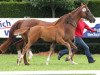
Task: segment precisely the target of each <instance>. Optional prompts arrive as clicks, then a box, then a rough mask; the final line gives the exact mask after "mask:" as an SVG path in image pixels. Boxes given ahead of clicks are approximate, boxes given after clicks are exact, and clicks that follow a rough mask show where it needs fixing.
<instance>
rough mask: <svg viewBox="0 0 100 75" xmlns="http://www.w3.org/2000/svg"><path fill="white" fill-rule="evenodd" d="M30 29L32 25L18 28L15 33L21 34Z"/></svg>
mask: <svg viewBox="0 0 100 75" xmlns="http://www.w3.org/2000/svg"><path fill="white" fill-rule="evenodd" d="M29 29H30V27H26V28H21V29H17V30H15V31H14V35H21V34H24V33H26V32H27V31H28V30H29Z"/></svg>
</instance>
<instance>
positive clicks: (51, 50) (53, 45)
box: [46, 43, 55, 65]
mask: <svg viewBox="0 0 100 75" xmlns="http://www.w3.org/2000/svg"><path fill="white" fill-rule="evenodd" d="M54 47H55V43H52V44H51V46H50V53H49V55H48V58H47V61H46V65H48V64H49V61H50V57H51V55H52V54H53V51H54Z"/></svg>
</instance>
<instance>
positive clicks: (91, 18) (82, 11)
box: [80, 3, 95, 23]
mask: <svg viewBox="0 0 100 75" xmlns="http://www.w3.org/2000/svg"><path fill="white" fill-rule="evenodd" d="M80 14H81V17H82V18H85V19H87V20H89V22H90V23H94V22H95V18H94V16H93V14H92V13H91V11H90V10H89V9H88V7H87V5H85V4H83V3H81V7H80Z"/></svg>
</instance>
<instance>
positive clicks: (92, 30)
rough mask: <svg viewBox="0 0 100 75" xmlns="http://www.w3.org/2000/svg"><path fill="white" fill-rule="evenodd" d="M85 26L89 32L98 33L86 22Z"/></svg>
mask: <svg viewBox="0 0 100 75" xmlns="http://www.w3.org/2000/svg"><path fill="white" fill-rule="evenodd" d="M84 24H85V28H86V29H87V30H89V31H91V32H97V31H96V30H94V29H92V28H90V27H89V26H88V25H87V24H86V23H85V22H84Z"/></svg>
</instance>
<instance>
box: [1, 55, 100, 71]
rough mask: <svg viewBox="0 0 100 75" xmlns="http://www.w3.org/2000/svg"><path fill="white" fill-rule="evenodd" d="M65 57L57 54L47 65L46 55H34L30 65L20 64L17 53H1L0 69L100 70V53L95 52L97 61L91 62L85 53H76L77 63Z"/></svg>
mask: <svg viewBox="0 0 100 75" xmlns="http://www.w3.org/2000/svg"><path fill="white" fill-rule="evenodd" d="M65 57H66V56H64V57H62V59H61V60H60V61H59V60H57V55H56V54H55V55H53V56H52V57H51V60H50V63H49V65H45V61H46V58H47V57H46V56H41V55H34V56H33V58H32V60H31V61H30V64H31V65H29V66H26V65H24V64H23V62H22V63H21V64H20V65H19V66H18V65H17V63H16V60H17V54H16V55H14V54H8V55H6V54H1V55H0V71H52V70H57V71H58V70H60V71H61V70H100V54H95V55H93V57H94V58H95V59H96V62H95V63H92V64H89V63H88V62H87V58H86V56H85V55H75V56H74V60H75V62H77V63H78V64H77V65H71V64H70V63H69V62H65V61H64V60H65Z"/></svg>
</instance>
